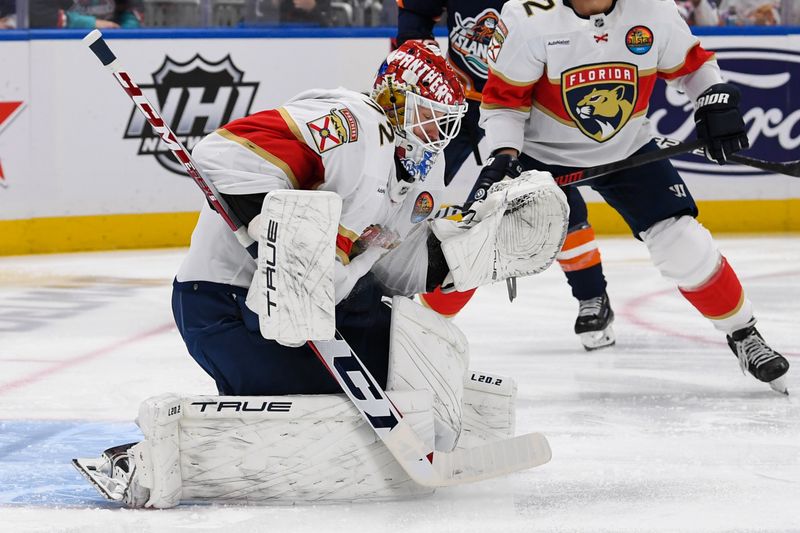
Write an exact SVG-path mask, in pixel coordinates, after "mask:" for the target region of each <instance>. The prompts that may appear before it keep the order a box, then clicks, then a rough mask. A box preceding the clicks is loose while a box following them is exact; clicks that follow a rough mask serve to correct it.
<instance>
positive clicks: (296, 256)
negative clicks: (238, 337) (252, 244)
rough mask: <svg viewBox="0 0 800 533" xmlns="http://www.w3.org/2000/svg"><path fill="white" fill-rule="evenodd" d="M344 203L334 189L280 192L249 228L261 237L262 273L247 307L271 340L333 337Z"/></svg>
mask: <svg viewBox="0 0 800 533" xmlns="http://www.w3.org/2000/svg"><path fill="white" fill-rule="evenodd" d="M341 211H342V199H341V198H340V197H339V196H338V195H337V194H336V193H333V192H329V191H295V190H284V189H281V190H277V191H272V192H270V193H269V194H268V195H267V196H266V198H265V199H264V205H263V206H262V209H261V214H260V215H259V216H258V217H256V219H253V221H252V222H251V223H250V226H257V227H253V228H248V231H249V232H250V233H255V234H257V235H258V269H257V270H256V272H255V274H254V276H253V283H252V284H251V286H250V291H249V292H248V294H247V306H248V307H249V308H250V309H252V310H253V311H254V312H255V313H257V314H258V317H259V328H260V330H261V335H262V336H263V337H264V338H265V339H274V340H276V341H278V342H279V343H281V344H283V345H285V346H300V345H301V344H303V343H305V342H306V341H307V340H309V339H311V340H327V339H332V338H333V335H334V331H335V320H334V318H335V317H334V263H335V259H336V235H337V231H338V227H339V218H340V215H341Z"/></svg>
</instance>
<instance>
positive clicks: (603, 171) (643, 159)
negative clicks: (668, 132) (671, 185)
mask: <svg viewBox="0 0 800 533" xmlns="http://www.w3.org/2000/svg"><path fill="white" fill-rule="evenodd" d="M703 146H705V141H701V140H700V139H695V140H693V141H687V142H678V141H673V142H672V143H669V144H667V145H666V147H665V148H662V149H660V150H654V151H652V152H645V153H643V154H639V155H634V156H631V157H629V158H627V159H623V160H621V161H614V162H613V163H607V164H605V165H597V166H594V167H589V168H585V169H583V170H576V171H575V172H570V173H568V174H563V175H561V176H555V177H554V178H553V179H554V180H555V182H556V184H558V185H559V186H561V187H564V186H566V185H580V184H581V183H585V182H587V181H589V180H592V179H595V178H600V177H602V176H607V175H609V174H613V173H614V172H620V171H622V170H628V169H631V168H636V167H640V166H642V165H647V164H649V163H655V162H656V161H661V160H662V159H669V158H670V157H675V156H678V155H681V154H685V153H687V152H691V151H694V150H697V149H698V148H702V147H703Z"/></svg>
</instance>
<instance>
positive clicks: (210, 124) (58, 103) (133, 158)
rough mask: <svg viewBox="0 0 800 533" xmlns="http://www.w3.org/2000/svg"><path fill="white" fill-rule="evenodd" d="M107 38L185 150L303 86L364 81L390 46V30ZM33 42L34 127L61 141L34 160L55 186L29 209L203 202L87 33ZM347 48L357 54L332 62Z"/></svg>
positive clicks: (112, 209)
mask: <svg viewBox="0 0 800 533" xmlns="http://www.w3.org/2000/svg"><path fill="white" fill-rule="evenodd" d="M108 40H109V43H110V45H111V46H112V47H113V49H114V51H115V53H116V54H117V55H118V57H119V59H120V61H121V62H122V63H123V64H124V66H125V68H126V69H127V70H128V71H129V72H130V73H131V74H132V75H133V76H134V77H135V79H136V81H137V83H138V84H140V85H142V86H143V87H144V90H145V94H146V96H147V97H148V99H150V101H151V102H153V103H154V104H156V105H158V106H159V107H160V108H161V113H162V115H163V116H164V118H165V119H166V120H167V121H168V122H169V124H170V126H171V127H172V128H173V130H174V131H175V132H176V134H177V135H178V136H179V137H180V138H181V140H182V141H183V142H185V143H186V145H187V148H189V149H191V148H192V146H194V144H195V143H196V142H197V141H199V140H200V139H201V138H202V137H203V136H204V135H206V134H208V133H210V132H212V131H214V130H215V129H217V128H219V127H220V126H222V125H223V124H225V123H226V122H228V121H230V120H233V119H235V118H238V117H240V116H243V115H245V114H248V113H251V112H256V111H259V110H261V109H267V108H270V107H274V106H278V105H280V104H281V103H282V102H284V101H286V100H288V99H289V98H291V97H292V96H294V95H295V94H297V93H299V92H301V91H304V90H307V89H310V88H314V87H336V86H347V87H349V88H353V89H357V90H366V89H368V88H369V86H370V83H371V80H372V76H373V75H374V72H375V70H377V66H378V65H379V64H380V61H381V60H382V59H383V57H384V55H385V53H386V50H387V42H386V40H384V39H230V40H229V39H175V40H171V39H113V38H109V39H108ZM321 41H322V42H321ZM30 46H31V56H32V58H31V65H33V71H32V75H31V78H32V85H33V86H34V87H35V90H34V94H33V99H34V100H35V102H36V106H35V107H36V109H35V112H34V113H33V115H32V116H33V122H34V128H35V130H36V132H37V134H36V135H37V138H38V139H39V142H41V143H44V144H46V145H50V146H58V148H59V149H58V150H57V151H54V152H53V153H52V154H50V156H49V157H42V158H36V159H35V160H33V161H32V162H31V163H32V167H33V168H32V170H31V172H32V173H33V174H34V175H37V176H48V177H49V179H51V180H53V181H54V182H55V183H54V192H57V194H54V195H51V196H49V197H48V198H44V199H41V201H40V202H38V203H37V204H36V207H35V208H34V215H33V216H75V215H105V214H123V213H124V214H129V213H168V212H187V211H197V210H199V208H200V206H201V205H202V203H203V201H204V200H203V195H202V193H201V192H200V191H199V190H197V188H196V186H195V185H194V183H193V182H192V181H191V180H190V179H189V178H188V177H185V175H184V173H183V170H182V167H181V166H180V165H179V164H177V162H176V161H175V160H174V159H173V156H172V155H171V154H169V153H168V150H167V149H166V147H165V146H164V145H162V144H161V143H160V141H159V140H158V139H157V138H156V137H154V136H153V135H152V132H151V130H150V127H149V126H147V125H146V124H145V122H144V119H142V118H141V117H140V116H139V114H138V113H137V112H134V107H133V104H132V102H131V101H130V99H128V97H127V96H126V95H125V93H124V92H123V91H121V90H120V89H119V87H118V86H117V84H116V82H115V80H114V78H113V77H112V76H111V75H109V73H108V72H107V71H106V70H105V69H103V68H102V66H101V65H100V64H99V63H98V62H97V59H96V58H95V57H94V55H93V54H92V53H91V52H90V51H89V50H88V49H86V47H85V46H84V45H83V43H82V42H81V41H74V40H60V41H44V40H43V41H38V40H37V41H31V42H30ZM341 57H359V58H360V61H358V62H356V61H349V62H342V61H338V60H333V58H341ZM297 65H303V68H296V66H297ZM289 72H291V75H289V74H288V73H289ZM68 80H69V81H68ZM54 82H57V84H54Z"/></svg>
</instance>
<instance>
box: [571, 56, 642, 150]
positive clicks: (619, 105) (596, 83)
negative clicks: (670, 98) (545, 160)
mask: <svg viewBox="0 0 800 533" xmlns="http://www.w3.org/2000/svg"><path fill="white" fill-rule="evenodd" d="M638 74H639V71H638V70H637V68H636V65H632V64H630V63H605V64H599V65H584V66H582V67H578V68H574V69H571V70H567V71H565V72H563V73H562V74H561V96H562V99H563V103H564V108H565V109H566V110H567V113H569V116H570V117H571V118H572V120H573V122H574V123H575V125H576V126H577V127H578V129H580V130H581V131H582V132H583V134H584V135H586V136H587V137H590V138H592V139H594V140H595V141H597V142H605V141H607V140H609V139H610V138H612V137H613V136H614V135H616V134H617V133H618V132H619V131H620V130H621V129H622V128H623V126H625V124H627V123H628V120H629V119H630V118H631V115H632V114H633V109H634V107H636V98H637V96H638Z"/></svg>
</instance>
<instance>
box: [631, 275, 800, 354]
mask: <svg viewBox="0 0 800 533" xmlns="http://www.w3.org/2000/svg"><path fill="white" fill-rule="evenodd" d="M795 274H797V272H796V271H792V272H773V273H771V274H762V275H759V276H750V277H748V278H747V279H744V278H742V285H745V288H744V289H745V292H747V287H746V284H747V280H751V279H759V278H773V277H780V276H789V275H795ZM665 294H678V288H677V287H674V288H670V289H663V290H660V291H655V292H651V293H646V294H643V295H641V296H638V297H636V298H634V299H632V300H629V301H628V302H626V303H625V305H624V306H623V307H622V310H621V311H620V313H619V314H620V315H622V316H624V317H625V318H626V319H628V320H630V321H631V322H633V323H634V324H636V325H637V326H639V327H641V328H644V329H647V330H650V331H654V332H658V333H662V334H664V335H670V336H673V337H679V338H681V339H689V340H693V341H696V342H699V343H702V344H709V345H713V346H725V347H726V348H727V346H728V345H727V343H725V342H723V341H718V340H712V339H709V338H708V337H705V336H702V335H691V334H688V333H683V332H682V331H680V330H678V329H671V328H668V327H665V326H661V325H658V324H654V323H652V322H649V321H647V320H645V319H643V318H641V317H642V315H643V313H641V312H639V308H640V307H642V306H644V305H645V304H647V303H648V301H649V300H653V299H655V298H658V297H660V296H664V295H665ZM686 312H687V313H689V314H691V313H692V312H694V314H695V315H696V316H697V318H698V319H699V320H705V318H703V317H702V316H701V315H700V314H699V313H697V312H696V311H694V310H693V309H691V305H689V306H688V308H687V310H686ZM714 331H716V330H714ZM717 333H719V334H720V336H721V337H720V338H722V339H724V335H722V332H717ZM775 348H776V349H777V350H778V351H779V352H781V353H782V354H783V355H784V356H791V357H796V356H798V355H800V354H798V353H795V352H787V351H785V350H782V349H781V348H780V347H775Z"/></svg>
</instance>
